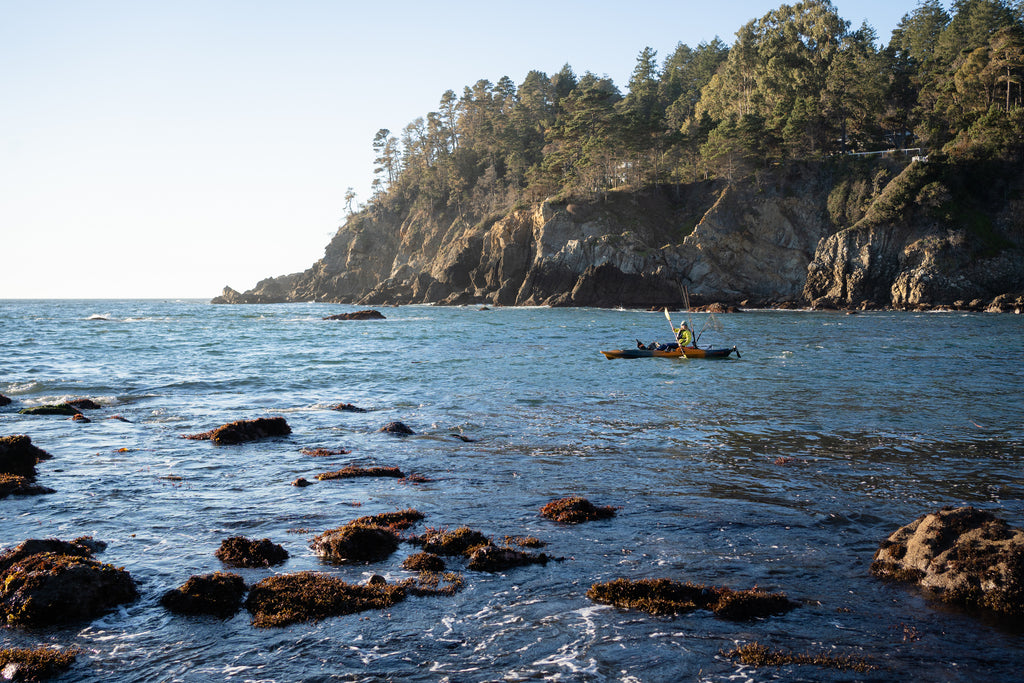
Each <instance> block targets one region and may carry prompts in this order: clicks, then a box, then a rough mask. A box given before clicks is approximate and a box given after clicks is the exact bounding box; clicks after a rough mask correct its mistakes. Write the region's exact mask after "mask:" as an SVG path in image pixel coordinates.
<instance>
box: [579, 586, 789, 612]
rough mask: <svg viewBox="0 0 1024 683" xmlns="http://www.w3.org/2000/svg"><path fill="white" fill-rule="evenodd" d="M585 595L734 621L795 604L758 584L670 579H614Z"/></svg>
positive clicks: (619, 604) (618, 603) (631, 605)
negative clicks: (745, 585) (742, 585)
mask: <svg viewBox="0 0 1024 683" xmlns="http://www.w3.org/2000/svg"><path fill="white" fill-rule="evenodd" d="M587 597H588V598H590V599H591V600H593V601H594V602H599V603H602V604H605V605H613V606H615V607H621V608H625V609H635V610H641V611H643V612H648V613H649V614H654V615H674V614H685V613H687V612H692V611H694V610H697V609H706V610H711V611H712V612H714V614H715V615H716V616H719V617H722V618H724V619H731V620H737V621H739V620H745V619H754V618H758V617H767V616H771V615H773V614H784V613H786V612H788V611H790V610H792V609H794V608H795V607H796V606H797V603H795V602H793V601H792V600H790V599H789V598H787V597H786V595H785V594H784V593H768V592H767V591H763V590H760V589H757V588H753V589H749V590H740V591H734V590H732V589H729V588H724V587H720V586H705V585H702V584H694V583H690V582H686V583H681V582H679V581H673V580H671V579H638V580H636V581H632V580H629V579H615V580H613V581H608V582H607V583H595V584H594V585H592V586H591V587H590V589H589V590H588V591H587Z"/></svg>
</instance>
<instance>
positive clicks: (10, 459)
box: [0, 434, 52, 481]
mask: <svg viewBox="0 0 1024 683" xmlns="http://www.w3.org/2000/svg"><path fill="white" fill-rule="evenodd" d="M51 457H52V456H51V455H50V454H49V453H47V452H46V451H44V450H43V449H42V448H39V447H38V446H34V445H32V439H31V438H29V437H28V436H25V435H24V434H16V435H14V436H4V437H0V472H2V473H4V474H14V475H17V476H21V477H25V478H27V479H29V480H30V481H31V480H33V479H35V476H36V463H38V462H39V461H41V460H49V459H50V458H51Z"/></svg>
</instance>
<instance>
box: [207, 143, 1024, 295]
mask: <svg viewBox="0 0 1024 683" xmlns="http://www.w3.org/2000/svg"><path fill="white" fill-rule="evenodd" d="M962 173H963V171H962V170H958V169H952V170H951V168H950V167H949V166H948V165H945V164H931V165H928V164H922V163H920V162H914V163H911V164H909V165H907V164H906V163H905V162H904V163H898V162H888V163H887V164H885V165H880V164H878V163H874V164H868V165H864V164H861V165H860V166H856V167H839V168H837V167H836V166H835V165H833V166H832V167H829V168H828V169H823V168H820V167H819V168H807V167H801V168H790V169H787V170H786V171H784V172H783V171H778V172H775V173H774V174H764V175H762V176H760V177H759V179H758V180H757V181H753V180H751V181H749V182H744V183H727V182H725V181H706V182H701V183H694V184H691V185H686V186H672V187H660V188H652V189H650V190H648V191H646V192H643V193H631V192H611V193H608V194H607V195H605V196H603V197H596V198H593V199H588V200H581V199H572V200H555V199H551V200H547V201H544V202H541V203H539V204H537V205H535V206H531V207H528V208H521V209H518V210H514V211H511V212H509V213H507V214H504V215H500V216H492V217H490V218H488V219H485V220H482V221H479V222H477V223H475V224H473V225H470V224H469V223H468V222H467V221H466V220H465V219H464V218H463V217H461V216H459V215H455V214H452V213H443V212H436V213H434V212H427V211H409V212H404V213H403V212H394V213H388V212H379V213H374V212H373V211H371V210H367V211H364V212H363V213H361V214H358V215H356V216H354V217H352V218H351V219H350V220H349V221H348V222H347V223H346V224H345V225H344V226H343V227H342V228H340V229H339V230H338V232H337V234H336V235H335V236H334V238H333V239H332V240H331V242H330V244H329V245H328V246H327V249H326V251H325V253H324V257H323V258H322V259H320V260H319V261H317V262H316V263H314V264H313V266H312V267H310V268H309V269H308V270H306V271H304V272H301V273H295V274H292V275H286V276H282V277H278V278H270V279H267V280H263V281H261V282H260V283H258V284H257V285H256V287H255V288H253V289H252V290H249V291H247V292H245V293H244V294H240V293H238V292H236V291H235V290H232V289H231V288H225V290H224V293H223V294H222V295H221V296H220V297H217V298H216V299H214V302H215V303H276V302H286V301H330V302H338V303H352V304H360V305H381V304H401V303H440V304H468V303H490V304H498V305H551V306H629V307H636V306H644V307H646V306H656V305H677V304H678V303H679V302H680V301H681V292H682V288H683V287H686V288H687V289H688V290H689V292H690V294H691V296H692V297H693V299H694V301H695V302H696V303H700V302H702V301H705V302H707V301H724V302H733V303H740V302H744V301H746V302H748V304H751V305H771V304H778V303H781V302H791V303H797V304H800V305H810V304H813V305H815V306H830V307H850V306H861V307H882V306H895V307H916V306H919V305H930V306H934V305H953V304H954V303H956V302H959V303H961V304H964V302H971V301H973V302H974V303H975V307H984V306H988V305H991V302H992V301H993V299H995V298H996V297H997V296H999V295H1008V294H1009V295H1013V296H1009V297H1007V296H1002V297H1001V299H1000V301H1001V302H1002V304H1000V302H998V301H997V302H996V303H997V305H1003V306H1004V307H1005V306H1010V307H1012V306H1013V305H1017V306H1019V305H1020V304H1021V303H1022V300H1021V299H1020V297H1019V296H1016V294H1019V293H1020V292H1022V291H1024V258H1022V250H1021V245H1022V244H1024V227H1022V225H1024V222H1022V214H1021V211H1020V209H1021V208H1024V207H1022V206H1021V196H1022V194H1021V190H1022V183H1021V180H1020V178H1019V177H1018V178H1015V179H1013V180H1012V181H1007V182H1004V183H1003V185H1004V186H1005V187H1003V188H1002V191H1003V195H1004V196H1003V198H1002V199H1001V200H1000V201H997V202H995V203H993V204H986V203H985V202H980V203H979V202H978V201H976V199H977V198H975V199H974V200H971V199H965V198H964V197H962V196H961V195H963V194H964V193H965V192H969V191H970V183H963V182H960V181H959V180H958V179H960V178H961V175H962ZM957 183H959V184H957ZM991 189H992V188H988V189H987V190H986V191H985V192H986V194H991ZM987 201H988V200H986V202H987ZM965 207H966V208H965ZM979 207H980V208H979ZM964 305H966V304H964Z"/></svg>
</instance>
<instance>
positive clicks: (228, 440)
mask: <svg viewBox="0 0 1024 683" xmlns="http://www.w3.org/2000/svg"><path fill="white" fill-rule="evenodd" d="M291 433H292V428H291V427H289V426H288V422H287V421H285V419H284V418H283V417H261V418H257V419H255V420H238V421H236V422H229V423H228V424H225V425H221V426H220V427H217V428H216V429H213V430H210V431H208V432H202V433H200V434H188V435H186V436H185V438H186V439H192V440H196V441H213V442H214V443H217V444H236V443H242V442H245V441H256V440H258V439H266V438H268V437H272V436H287V435H288V434H291Z"/></svg>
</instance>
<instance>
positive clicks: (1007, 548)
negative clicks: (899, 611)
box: [871, 507, 1024, 617]
mask: <svg viewBox="0 0 1024 683" xmlns="http://www.w3.org/2000/svg"><path fill="white" fill-rule="evenodd" d="M871 573H872V574H874V575H875V576H877V577H879V578H883V579H889V580H893V581H902V582H910V583H916V584H917V585H918V586H920V587H922V588H924V589H927V590H928V591H930V592H931V593H932V594H933V595H936V596H937V597H938V598H940V599H941V600H943V601H944V602H948V603H953V604H958V605H963V606H967V607H980V608H985V609H990V610H993V611H995V612H999V613H1003V614H1007V615H1011V616H1015V617H1020V616H1024V530H1021V529H1015V528H1013V527H1010V526H1009V525H1008V524H1007V523H1006V522H1005V521H1004V520H1002V519H999V518H998V517H996V516H995V515H993V514H992V513H991V512H988V511H986V510H979V509H977V508H973V507H960V508H952V507H947V508H943V509H942V510H940V511H938V512H934V513H931V514H926V515H922V516H921V517H918V518H917V519H915V520H914V521H913V522H911V523H910V524H907V525H906V526H903V527H900V528H899V529H897V530H896V531H894V532H893V533H892V534H891V535H890V536H889V537H888V538H887V539H886V540H885V541H883V542H882V544H881V545H880V546H879V548H878V551H877V552H876V553H875V556H874V561H873V562H872V563H871Z"/></svg>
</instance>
